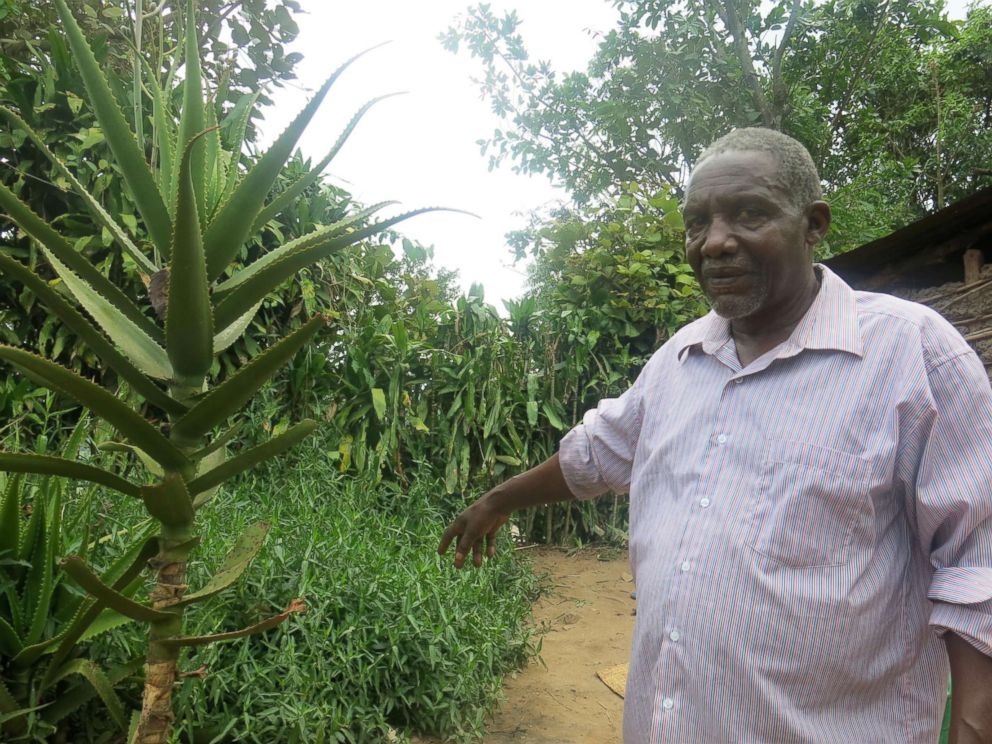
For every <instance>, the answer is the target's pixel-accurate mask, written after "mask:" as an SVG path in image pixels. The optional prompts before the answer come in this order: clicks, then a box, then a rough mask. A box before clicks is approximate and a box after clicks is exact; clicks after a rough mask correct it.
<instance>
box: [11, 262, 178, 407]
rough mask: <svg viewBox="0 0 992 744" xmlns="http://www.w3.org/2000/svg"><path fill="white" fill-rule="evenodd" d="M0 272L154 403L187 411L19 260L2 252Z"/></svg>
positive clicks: (135, 389)
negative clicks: (53, 315) (39, 301)
mask: <svg viewBox="0 0 992 744" xmlns="http://www.w3.org/2000/svg"><path fill="white" fill-rule="evenodd" d="M0 273H3V274H10V275H13V276H15V277H16V278H17V279H18V281H20V282H21V283H22V284H24V285H26V286H27V287H28V288H30V290H31V291H32V292H33V293H34V294H35V296H36V297H38V299H39V300H41V302H42V304H44V305H45V306H46V307H47V308H48V309H49V310H50V311H51V312H52V313H54V314H55V315H56V316H57V317H58V318H59V320H61V321H62V322H63V323H65V324H66V325H67V326H68V327H69V328H70V329H71V330H72V331H73V333H75V334H76V335H77V336H79V337H80V338H81V339H82V340H83V343H85V344H86V345H87V346H88V347H89V348H90V350H92V351H93V353H94V354H96V355H97V357H98V358H99V359H100V360H101V361H102V362H103V363H104V364H106V365H107V366H109V367H110V368H111V369H113V370H114V371H115V372H117V374H119V375H120V376H121V377H123V378H124V379H125V380H127V382H128V383H129V384H130V385H131V387H132V389H133V390H134V391H135V392H136V393H139V394H140V395H141V396H142V397H143V398H144V399H145V400H147V401H148V402H149V403H151V404H152V405H153V406H156V407H157V408H160V409H162V410H163V411H166V412H167V413H171V414H173V415H178V414H181V413H182V412H183V411H185V410H187V406H186V405H184V404H183V403H180V402H179V401H178V400H176V399H175V398H173V397H171V396H170V395H169V394H168V393H166V392H165V391H163V390H162V389H161V388H159V387H157V386H156V385H155V383H154V382H152V381H151V380H150V379H148V377H146V376H145V374H144V373H143V372H142V371H141V370H139V369H138V368H137V367H135V366H134V364H133V363H132V362H131V361H130V360H129V359H128V358H127V357H125V356H124V355H123V354H121V353H120V352H119V351H118V350H117V349H116V348H115V347H114V345H113V344H112V343H110V342H109V341H107V339H106V337H105V336H104V335H103V334H102V333H100V331H99V330H97V329H96V328H95V327H94V326H93V324H92V323H90V322H89V321H88V320H87V319H86V318H84V317H83V316H82V314H80V313H79V311H78V310H76V308H74V307H73V306H72V305H70V304H69V303H68V302H66V300H65V299H63V297H62V296H61V295H60V294H59V293H58V292H56V291H55V290H53V289H52V288H51V287H50V286H48V283H47V282H46V281H44V280H43V279H42V278H41V277H39V276H38V275H37V274H35V273H34V272H33V271H31V270H30V269H28V268H27V267H26V266H24V265H23V264H21V263H20V262H19V261H15V260H14V259H12V258H10V257H9V256H5V255H3V254H2V253H0Z"/></svg>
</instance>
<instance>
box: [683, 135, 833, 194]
mask: <svg viewBox="0 0 992 744" xmlns="http://www.w3.org/2000/svg"><path fill="white" fill-rule="evenodd" d="M725 152H766V153H768V154H769V155H771V156H772V157H773V158H775V162H776V163H777V164H778V169H779V172H780V173H781V176H782V180H783V181H784V182H785V186H786V188H787V190H788V192H789V195H790V197H791V199H792V203H793V205H794V206H795V207H797V208H798V209H800V210H805V209H806V207H808V206H809V205H810V204H812V203H813V202H815V201H819V200H820V199H821V198H822V197H823V192H822V191H821V189H820V174H819V173H817V172H816V165H815V164H814V163H813V158H812V157H810V154H809V150H807V149H806V148H805V147H803V144H802V143H801V142H799V141H798V140H796V139H793V138H792V137H790V136H789V135H787V134H782V133H781V132H777V131H775V130H774V129H765V128H763V127H747V128H744V129H734V130H733V131H731V132H730V133H728V134H725V135H723V136H722V137H720V138H719V139H718V140H716V141H715V142H714V143H713V144H712V145H710V146H709V147H707V148H706V149H705V150H703V153H702V155H700V156H699V160H697V161H696V166H695V167H697V168H698V167H699V165H700V164H701V163H703V162H704V161H705V160H706V159H707V158H711V157H713V156H714V155H722V154H723V153H725Z"/></svg>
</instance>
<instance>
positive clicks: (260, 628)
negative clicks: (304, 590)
mask: <svg viewBox="0 0 992 744" xmlns="http://www.w3.org/2000/svg"><path fill="white" fill-rule="evenodd" d="M306 611H307V607H306V605H305V604H303V600H301V599H294V600H293V601H292V602H290V604H289V607H287V608H286V609H285V610H283V611H282V612H280V613H279V614H278V615H273V616H272V617H270V618H269V619H267V620H263V621H262V622H260V623H257V624H255V625H250V626H249V627H247V628H242V629H241V630H234V631H231V632H230V633H215V634H213V635H205V636H187V637H180V638H163V639H161V640H159V641H158V643H161V644H162V645H163V646H166V647H170V646H171V647H173V648H175V647H179V648H182V647H186V646H206V645H208V644H211V643H218V642H220V641H233V640H234V639H235V638H244V637H245V636H250V635H255V634H256V633H264V632H265V631H267V630H270V629H272V628H274V627H276V626H277V625H279V624H281V623H284V622H286V620H287V618H289V616H290V615H292V614H294V613H297V612H306Z"/></svg>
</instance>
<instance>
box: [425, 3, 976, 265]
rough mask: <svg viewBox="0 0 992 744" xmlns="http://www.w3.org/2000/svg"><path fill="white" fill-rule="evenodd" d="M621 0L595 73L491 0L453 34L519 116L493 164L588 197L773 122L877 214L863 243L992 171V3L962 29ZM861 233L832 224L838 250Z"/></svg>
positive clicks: (898, 12)
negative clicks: (524, 30)
mask: <svg viewBox="0 0 992 744" xmlns="http://www.w3.org/2000/svg"><path fill="white" fill-rule="evenodd" d="M615 4H616V5H617V7H618V8H619V10H620V19H619V22H618V24H617V26H616V28H614V29H613V30H611V31H609V32H608V33H606V34H605V35H604V36H603V38H602V41H601V43H600V45H599V48H598V50H597V52H596V54H595V55H594V57H593V58H592V59H591V60H590V62H589V65H588V68H587V70H586V71H585V72H573V73H569V74H565V75H561V74H559V73H558V72H556V71H555V70H554V69H552V67H551V65H550V64H549V63H547V62H537V63H535V62H532V61H531V60H530V58H529V56H528V53H527V50H526V49H525V47H524V44H523V41H522V38H521V35H520V19H519V18H518V17H517V16H516V14H515V13H512V12H511V13H507V14H506V15H504V16H503V17H501V18H500V17H497V16H496V15H495V14H494V13H493V12H492V10H491V9H490V8H489V6H487V5H480V6H477V7H475V8H472V9H470V10H469V11H468V13H467V15H466V16H465V17H464V18H463V19H461V21H460V23H459V25H458V26H456V27H453V28H451V29H449V30H448V31H447V33H446V34H444V35H443V37H442V40H443V43H444V44H445V45H446V46H447V48H449V49H451V50H452V51H457V50H458V49H459V47H460V46H461V45H462V44H464V45H466V46H467V47H468V50H469V53H470V54H471V55H472V56H473V57H475V58H477V59H478V60H479V61H480V63H481V65H482V69H483V73H484V75H483V77H482V82H481V86H482V91H483V93H484V95H485V96H487V97H488V98H489V100H490V102H491V104H492V108H493V110H494V112H495V113H496V114H497V115H498V116H499V117H500V118H501V119H503V120H504V122H505V123H506V125H505V126H504V127H502V128H500V129H498V130H497V131H496V132H495V133H494V134H493V136H492V137H491V138H489V139H488V140H486V141H485V142H484V147H485V149H486V151H487V152H488V153H489V155H490V162H491V164H493V165H496V164H498V163H500V162H501V161H503V160H505V159H510V160H512V161H513V162H514V164H515V166H516V168H517V169H519V170H521V171H524V172H530V173H543V174H545V175H547V176H549V177H550V178H552V179H553V180H555V181H557V182H559V183H561V184H562V185H564V186H565V187H566V188H568V189H569V190H570V191H571V193H572V195H573V197H574V198H575V200H576V201H577V202H578V203H580V204H585V203H590V202H594V201H596V200H597V199H599V198H601V197H602V196H603V195H608V194H616V193H618V190H619V189H621V188H622V184H624V183H628V182H632V181H633V182H637V183H639V184H641V185H642V186H643V187H644V188H645V189H647V190H649V191H650V190H655V191H656V190H659V189H660V188H661V187H663V186H666V185H667V186H668V187H670V188H672V189H673V190H674V191H675V193H680V192H681V189H682V187H683V186H684V182H685V178H686V176H687V174H688V171H689V170H690V169H691V167H692V165H693V163H694V162H695V160H696V158H697V157H698V155H699V153H700V151H701V150H702V148H703V147H705V145H707V144H708V143H709V142H711V141H712V140H713V139H715V138H716V137H717V136H719V135H720V134H723V133H725V132H727V131H728V130H730V129H731V128H733V127H740V126H755V125H760V126H767V127H772V128H776V129H781V130H783V131H785V132H786V133H788V134H791V135H793V136H795V137H796V138H797V139H799V140H800V141H802V142H803V143H804V144H806V145H807V147H808V148H809V149H810V151H811V152H812V153H813V155H814V158H815V159H816V160H817V162H818V164H819V165H820V167H821V174H822V176H823V178H824V181H825V183H826V185H827V187H828V189H829V190H831V191H833V190H836V189H847V190H848V192H849V194H852V193H860V192H868V194H869V200H870V203H871V206H872V209H870V210H862V213H861V214H851V215H848V216H847V219H845V218H844V216H843V215H842V216H841V217H842V219H841V220H840V221H839V222H840V224H842V225H843V224H845V223H853V222H855V221H856V220H857V224H851V225H850V231H851V232H850V234H851V236H852V237H856V238H859V239H860V238H861V237H863V236H865V235H869V234H874V233H876V232H878V231H880V230H881V231H883V232H884V231H887V230H888V229H891V228H892V227H895V226H898V225H899V224H901V223H902V222H904V221H906V219H907V218H911V217H912V216H915V215H919V214H921V213H923V212H924V211H926V210H929V209H933V208H934V207H936V206H939V204H940V203H943V202H946V201H948V200H949V199H953V198H959V197H960V196H962V195H964V194H966V193H969V192H970V191H972V190H974V189H975V188H977V187H978V186H979V185H980V184H981V183H989V182H992V181H990V180H989V178H988V175H987V174H986V173H985V172H983V171H982V166H981V164H982V163H987V162H988V161H989V160H990V159H992V135H990V128H989V107H990V102H992V78H990V77H989V76H988V74H987V70H988V42H989V12H990V10H989V7H988V6H987V5H985V6H977V7H975V8H973V9H972V11H971V12H970V14H969V16H968V19H967V20H966V21H964V22H962V23H953V22H950V21H948V20H947V19H946V17H945V14H944V12H943V9H942V8H943V6H942V2H941V0H924V1H923V2H920V0H829V1H828V2H821V3H814V2H810V1H809V0H806V1H803V0H788V1H787V0H779V1H778V2H776V3H774V4H773V5H771V6H770V7H767V6H765V5H764V4H761V3H758V2H756V0H747V1H746V2H740V1H739V0H736V1H735V0H685V1H682V2H675V1H673V0H616V3H615ZM982 179H985V180H984V181H983V180H982ZM907 184H908V188H907ZM843 204H844V200H841V206H842V208H843ZM864 220H868V223H867V224H865V223H864V222H863V221H864ZM850 245H851V239H849V238H846V237H845V236H844V235H841V234H835V236H834V241H833V249H834V250H840V249H842V248H844V247H850Z"/></svg>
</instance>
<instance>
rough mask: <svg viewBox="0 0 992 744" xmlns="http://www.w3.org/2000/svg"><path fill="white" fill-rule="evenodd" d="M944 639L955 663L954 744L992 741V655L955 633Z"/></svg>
mask: <svg viewBox="0 0 992 744" xmlns="http://www.w3.org/2000/svg"><path fill="white" fill-rule="evenodd" d="M944 642H945V643H946V644H947V656H948V658H949V659H950V662H951V685H952V691H951V735H950V744H992V657H988V656H986V655H985V654H983V653H982V652H981V651H979V650H978V649H976V648H975V647H974V646H972V645H971V644H970V643H968V642H967V641H966V640H964V639H963V638H961V637H960V636H957V635H955V634H954V633H953V632H948V633H947V634H946V635H945V636H944Z"/></svg>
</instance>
